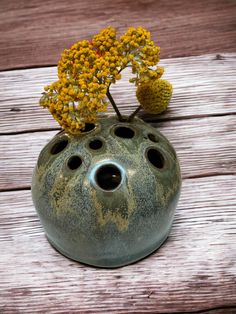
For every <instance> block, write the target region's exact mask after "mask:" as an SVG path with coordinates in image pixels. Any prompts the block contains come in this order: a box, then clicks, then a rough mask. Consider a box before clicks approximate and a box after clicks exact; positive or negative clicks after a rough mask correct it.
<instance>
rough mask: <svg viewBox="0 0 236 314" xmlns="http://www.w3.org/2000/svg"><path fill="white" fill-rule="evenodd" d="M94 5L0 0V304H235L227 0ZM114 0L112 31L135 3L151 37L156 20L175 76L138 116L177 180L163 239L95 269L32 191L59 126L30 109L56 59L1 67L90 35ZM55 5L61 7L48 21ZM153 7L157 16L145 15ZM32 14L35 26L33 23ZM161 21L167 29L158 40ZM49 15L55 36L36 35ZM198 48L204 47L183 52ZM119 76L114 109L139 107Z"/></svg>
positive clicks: (235, 183)
mask: <svg viewBox="0 0 236 314" xmlns="http://www.w3.org/2000/svg"><path fill="white" fill-rule="evenodd" d="M90 2H91V1H90V0H89V1H88V3H87V2H86V5H91V3H92V2H91V3H90ZM93 3H94V8H93V10H92V11H91V12H86V14H85V15H84V17H83V18H84V20H79V21H78V24H76V23H74V22H75V19H76V20H78V15H77V12H78V9H79V10H81V11H83V9H85V8H86V5H85V1H79V2H75V1H71V6H69V5H68V4H66V5H65V3H64V2H63V1H61V0H59V1H58V3H57V6H56V8H52V2H50V1H43V2H38V1H33V0H30V1H28V2H27V4H26V2H25V1H23V0H22V1H18V2H16V1H5V0H4V1H2V2H1V4H0V8H3V9H4V10H2V11H1V12H0V17H1V19H0V25H1V31H2V34H3V35H4V36H1V37H0V43H1V44H2V45H1V48H0V56H1V57H2V58H1V60H0V70H1V69H6V70H8V71H2V72H0V313H1V314H2V313H3V314H6V313H7V314H12V313H20V314H21V313H29V314H31V313H55V314H56V313H92V314H93V313H119V314H120V313H124V314H126V313H210V314H220V313H224V314H225V313H226V314H229V313H232V314H233V313H236V228H235V225H236V127H235V125H236V109H235V105H236V103H235V91H236V90H235V89H236V88H235V86H236V62H235V49H234V45H233V43H232V39H233V35H234V34H235V30H233V28H232V27H233V22H234V20H233V18H234V14H233V12H234V11H233V10H234V7H235V5H234V3H233V1H231V0H226V1H221V0H220V1H213V0H211V1H208V2H207V4H206V1H202V0H199V1H194V2H193V1H192V2H191V5H190V4H189V3H187V1H176V6H175V7H173V2H172V4H170V2H167V1H152V0H150V1H148V2H147V3H148V5H147V8H146V2H145V3H144V1H141V0H139V1H136V2H135V3H136V4H137V8H136V7H133V2H132V1H130V2H129V4H127V3H125V1H123V0H119V1H117V3H116V4H113V3H112V2H108V1H105V0H103V1H101V3H100V4H102V6H101V7H99V5H100V4H99V2H96V3H95V2H93ZM157 3H158V4H159V6H158V5H157ZM77 4H78V6H77ZM104 6H107V11H106V13H105V12H104V11H102V10H103V9H102V8H104ZM118 6H120V8H122V9H120V10H118V11H116V12H118V13H120V18H121V23H120V22H119V25H121V26H120V29H123V28H124V27H125V26H126V18H127V14H126V13H124V10H125V9H127V8H129V10H131V8H134V9H133V13H132V14H131V16H130V21H136V22H137V16H138V15H140V12H142V13H143V15H142V21H144V22H145V23H144V26H145V25H146V26H147V25H148V26H149V25H150V26H151V27H150V29H151V30H152V31H154V37H155V38H156V37H157V32H156V27H157V26H160V25H162V28H161V29H160V28H159V31H160V34H161V37H160V42H161V43H162V46H164V47H165V48H164V49H163V50H164V55H166V56H167V57H171V56H172V57H173V56H176V57H175V58H170V59H164V60H162V61H161V64H162V65H164V66H165V68H166V73H165V78H167V79H169V80H170V81H171V82H172V83H173V85H174V97H173V99H172V101H171V104H170V108H169V109H168V110H167V112H166V113H165V114H163V115H161V116H156V117H153V116H152V117H151V116H148V115H145V114H144V113H143V112H141V113H140V116H141V117H143V118H144V119H146V120H147V121H149V122H150V123H153V125H154V126H155V127H157V128H158V129H159V130H161V131H162V132H163V133H164V135H166V136H167V137H168V139H169V140H170V141H171V142H172V143H173V145H174V147H175V148H176V151H177V154H178V156H179V159H180V163H181V169H182V177H183V188H182V194H181V199H180V203H179V205H178V209H177V211H176V215H175V219H174V224H173V228H172V231H171V234H170V236H169V238H168V240H167V241H166V243H165V244H164V245H163V246H162V247H161V248H160V249H159V250H158V251H156V252H154V253H153V254H152V255H151V256H149V257H147V258H145V259H144V260H142V261H140V262H138V263H136V264H133V265H129V266H127V267H123V268H119V269H114V270H105V269H98V268H92V267H88V266H85V265H82V264H80V263H76V262H73V261H71V260H69V259H67V258H65V257H63V256H62V255H60V254H59V253H58V252H56V251H55V250H54V249H53V248H52V247H51V246H50V245H49V244H48V242H47V240H46V238H45V236H44V233H43V229H42V227H41V224H40V221H39V219H38V217H37V215H36V212H35V209H34V207H33V204H32V200H31V194H30V193H31V192H30V185H31V175H32V171H33V167H34V165H35V163H36V160H37V156H38V154H39V152H40V150H41V149H42V148H43V146H44V145H45V144H46V143H47V142H48V141H49V140H50V139H51V138H52V136H53V135H54V134H56V133H57V132H58V130H59V127H58V124H57V123H56V122H55V121H53V120H52V118H51V117H50V115H49V114H48V112H47V111H46V110H43V109H42V108H39V107H38V100H39V97H40V93H41V92H42V89H43V86H44V85H46V84H48V83H49V82H50V81H53V80H54V79H55V77H56V68H55V67H52V66H51V67H45V68H40V67H39V68H32V69H21V70H11V71H9V69H12V68H19V67H28V66H34V65H46V64H49V65H53V64H54V63H56V59H57V57H58V51H60V50H61V49H64V48H65V46H66V45H67V44H70V43H72V42H73V41H74V40H76V39H75V37H76V38H77V37H78V36H77V26H78V25H79V26H80V27H81V29H80V30H79V34H82V37H83V36H85V35H87V34H89V33H90V32H91V33H93V32H94V30H95V28H96V29H97V27H100V26H105V24H106V25H107V21H108V20H110V21H111V22H112V21H113V19H114V18H113V17H111V19H109V18H108V17H107V14H108V13H109V12H113V13H114V12H115V11H114V10H116V9H117V8H118ZM190 7H191V9H190ZM63 10H66V15H65V16H66V17H65V18H64V19H61V20H60V21H58V17H61V16H62V15H61V12H62V11H63ZM157 11H159V13H160V14H161V12H165V15H164V16H163V17H162V18H161V20H158V19H157V20H155V21H153V20H150V17H151V16H154V15H153V14H154V13H157ZM68 12H69V13H68ZM95 12H96V13H97V14H98V16H97V18H96V20H94V19H93V18H94V14H95ZM191 12H192V14H191V19H189V14H190V13H191ZM210 12H211V14H210ZM68 14H69V15H70V17H71V18H72V20H69V19H68V16H69V15H68ZM104 14H105V15H104ZM104 16H105V18H104ZM40 17H41V19H40ZM186 17H188V19H186ZM85 19H86V23H85ZM39 20H40V21H41V24H40V25H41V26H40V27H41V28H39V27H36V26H38V25H39ZM55 21H56V22H55ZM88 21H90V22H91V24H89V27H87V25H88ZM170 21H171V23H170ZM30 22H31V23H32V24H29V23H30ZM72 22H73V23H72ZM105 22H106V23H105ZM136 22H135V23H136ZM60 23H61V24H60ZM104 23H105V24H104ZM115 23H117V24H118V22H115ZM122 23H123V24H122ZM129 24H130V23H129ZM167 24H168V25H169V24H170V25H171V29H172V30H173V33H171V35H170V37H169V38H168V41H167V40H166V36H167V35H168V34H169V33H170V26H169V27H167ZM29 25H31V27H30V26H29ZM50 25H51V26H52V29H51V30H54V36H55V37H52V36H51V35H50V36H48V37H47V36H46V35H45V34H49V33H47V32H45V29H48V27H49V26H50ZM72 25H73V27H72ZM85 25H86V27H87V28H85V27H84V26H85ZM59 26H60V27H59ZM196 26H198V27H199V28H198V29H196ZM57 27H58V29H57ZM63 27H64V28H63ZM56 29H57V31H58V32H55V30H56ZM63 29H65V30H66V31H65V32H66V33H67V34H69V35H68V37H66V38H65V36H64V37H63V36H62V34H63ZM29 30H30V32H29ZM183 30H185V31H186V32H183ZM26 34H27V35H28V37H27V36H26ZM193 38H194V39H195V41H194V42H193V40H192V39H193ZM7 40H8V41H7ZM6 42H7V44H6ZM165 43H166V44H165ZM183 47H184V48H183ZM218 48H219V49H218ZM42 49H43V50H42ZM184 49H185V50H184ZM35 51H37V54H36V53H35ZM42 51H44V52H43V53H42ZM211 51H212V52H214V53H211V54H210V53H209V52H211ZM228 51H232V52H233V51H234V53H228ZM202 52H208V53H207V54H203V55H199V56H190V55H192V54H199V53H202ZM185 54H186V55H187V57H184V55H185ZM179 56H182V57H181V58H180V57H179ZM127 77H128V73H127V72H125V73H124V80H122V81H121V82H119V84H117V85H116V86H115V87H114V89H113V95H114V98H115V99H116V101H117V103H118V104H119V106H120V107H121V108H122V112H123V113H130V112H131V111H133V109H134V108H135V107H136V105H137V101H136V99H135V93H134V89H133V88H132V87H131V85H130V84H129V85H128V83H127ZM111 112H112V111H111V110H109V113H111Z"/></svg>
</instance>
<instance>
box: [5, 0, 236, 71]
mask: <svg viewBox="0 0 236 314" xmlns="http://www.w3.org/2000/svg"><path fill="white" fill-rule="evenodd" d="M235 15H236V5H235V1H234V0H207V1H205V0H196V1H186V0H184V1H183V0H175V1H166V0H158V1H157V0H129V1H126V0H116V1H110V0H97V1H94V0H80V1H77V0H70V1H69V2H67V1H63V0H57V1H56V2H55V1H49V0H44V1H36V0H28V1H23V0H19V1H9V0H1V2H0V70H3V69H13V68H22V67H34V66H43V65H53V64H56V63H57V62H58V59H59V57H60V53H61V51H62V50H64V49H65V48H69V47H70V46H71V45H72V44H73V43H74V42H77V41H78V40H81V39H85V38H88V39H91V36H92V35H93V34H96V33H97V32H99V31H100V30H101V29H102V28H104V27H107V26H108V25H111V26H114V27H116V28H117V29H118V33H119V34H121V33H122V32H123V31H124V30H126V29H127V28H128V27H129V26H140V25H141V26H143V27H145V28H147V29H149V30H150V31H151V33H152V36H153V39H154V40H155V41H156V43H158V44H159V45H160V46H161V56H162V58H165V57H168V58H170V57H179V56H190V55H199V54H204V53H210V52H219V51H224V52H233V51H235V48H236V41H235V38H236V28H235Z"/></svg>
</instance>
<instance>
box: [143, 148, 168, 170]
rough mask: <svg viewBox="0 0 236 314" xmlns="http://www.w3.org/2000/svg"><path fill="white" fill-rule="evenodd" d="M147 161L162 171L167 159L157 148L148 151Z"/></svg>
mask: <svg viewBox="0 0 236 314" xmlns="http://www.w3.org/2000/svg"><path fill="white" fill-rule="evenodd" d="M147 159H148V160H149V162H150V163H151V164H152V165H153V166H154V167H156V168H158V169H162V168H163V167H164V164H165V159H164V157H163V155H162V153H161V152H160V151H159V150H157V149H156V148H149V149H148V151H147Z"/></svg>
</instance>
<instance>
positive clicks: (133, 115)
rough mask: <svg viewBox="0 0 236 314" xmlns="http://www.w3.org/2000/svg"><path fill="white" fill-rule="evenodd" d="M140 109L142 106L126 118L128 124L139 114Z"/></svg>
mask: <svg viewBox="0 0 236 314" xmlns="http://www.w3.org/2000/svg"><path fill="white" fill-rule="evenodd" d="M141 108H142V106H141V105H140V106H139V107H138V108H137V109H136V110H135V111H134V112H133V113H132V114H131V115H130V116H129V118H128V120H127V121H128V122H131V121H132V120H133V118H134V117H135V116H136V114H137V113H138V112H139V110H140V109H141Z"/></svg>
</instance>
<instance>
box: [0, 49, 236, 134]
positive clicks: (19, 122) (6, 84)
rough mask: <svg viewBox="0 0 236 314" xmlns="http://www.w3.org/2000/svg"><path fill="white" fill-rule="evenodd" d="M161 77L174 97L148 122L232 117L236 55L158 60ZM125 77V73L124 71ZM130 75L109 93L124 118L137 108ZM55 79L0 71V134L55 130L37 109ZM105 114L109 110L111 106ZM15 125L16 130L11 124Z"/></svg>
mask: <svg viewBox="0 0 236 314" xmlns="http://www.w3.org/2000/svg"><path fill="white" fill-rule="evenodd" d="M161 65H163V66H165V69H166V73H165V75H164V78H166V79H169V80H170V81H171V82H172V84H173V86H174V95H173V99H172V101H171V104H170V106H169V109H168V110H167V111H166V113H165V114H163V115H159V116H156V117H155V116H148V115H144V114H143V113H141V116H142V117H144V118H145V119H147V120H150V119H157V118H158V120H166V119H168V120H169V119H183V118H191V117H202V116H209V115H222V114H223V115H225V114H231V113H236V109H235V94H236V55H235V53H234V54H221V56H220V57H219V56H218V57H217V56H216V55H215V54H209V55H204V56H198V57H185V58H173V59H168V60H167V59H166V60H162V61H161ZM122 73H123V72H122ZM129 77H130V74H129V72H128V71H124V75H123V79H122V80H121V81H119V82H118V83H117V84H116V85H114V87H113V88H112V94H113V95H114V98H115V100H116V101H117V104H118V106H119V108H121V111H122V112H123V113H124V114H129V113H131V112H132V111H134V110H135V108H136V107H137V105H138V102H137V99H136V96H135V87H134V86H133V85H132V84H130V83H129V82H128V78H129ZM54 80H56V68H55V67H50V68H37V69H28V70H17V71H6V72H1V73H0V90H1V97H0V134H4V133H5V134H7V133H9V132H24V131H29V130H30V131H32V130H39V129H45V130H46V129H51V128H57V127H58V124H57V123H56V122H55V121H54V120H53V119H52V118H51V115H50V114H49V113H48V111H47V110H46V109H42V108H40V107H39V105H38V101H39V98H40V96H41V93H42V91H43V87H44V86H45V85H48V84H49V83H50V82H53V81H54ZM108 112H109V113H111V112H112V109H111V108H109V111H108ZM13 121H14V128H12V122H13Z"/></svg>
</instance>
